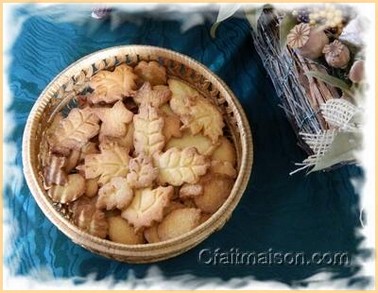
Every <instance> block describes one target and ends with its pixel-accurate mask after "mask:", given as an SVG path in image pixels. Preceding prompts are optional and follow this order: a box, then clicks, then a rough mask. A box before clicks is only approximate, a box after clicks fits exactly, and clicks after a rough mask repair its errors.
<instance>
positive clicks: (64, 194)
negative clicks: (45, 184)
mask: <svg viewBox="0 0 378 293" xmlns="http://www.w3.org/2000/svg"><path fill="white" fill-rule="evenodd" d="M84 192H85V179H84V177H83V176H81V175H80V174H71V175H68V177H67V182H66V184H65V185H63V186H62V185H52V186H51V188H50V189H49V190H48V195H49V196H50V197H51V199H52V200H53V201H54V202H60V203H68V202H72V201H74V200H76V199H78V198H79V197H80V196H82V195H83V194H84Z"/></svg>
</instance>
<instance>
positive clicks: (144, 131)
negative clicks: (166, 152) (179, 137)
mask: <svg viewBox="0 0 378 293" xmlns="http://www.w3.org/2000/svg"><path fill="white" fill-rule="evenodd" d="M139 110H140V111H139V114H137V115H134V118H133V120H134V147H135V153H136V154H143V153H144V154H146V155H152V154H153V153H156V152H159V151H161V150H162V149H163V147H164V143H165V138H164V135H163V127H164V119H163V118H162V117H160V116H159V115H158V113H157V110H156V109H155V108H154V107H152V106H150V105H143V106H141V107H140V109H139Z"/></svg>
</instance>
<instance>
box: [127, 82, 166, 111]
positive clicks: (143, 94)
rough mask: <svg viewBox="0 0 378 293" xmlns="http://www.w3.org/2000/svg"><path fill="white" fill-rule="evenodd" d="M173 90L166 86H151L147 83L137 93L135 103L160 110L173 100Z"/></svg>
mask: <svg viewBox="0 0 378 293" xmlns="http://www.w3.org/2000/svg"><path fill="white" fill-rule="evenodd" d="M171 95H172V93H171V90H170V89H169V87H167V86H164V85H156V86H154V87H152V86H151V84H150V83H149V82H145V83H144V84H143V85H142V86H141V88H140V89H139V90H138V91H137V92H136V93H135V95H134V101H135V102H136V103H137V104H139V105H143V104H147V105H150V106H152V107H155V108H159V107H160V106H161V105H163V104H164V103H166V102H168V101H169V100H170V98H171Z"/></svg>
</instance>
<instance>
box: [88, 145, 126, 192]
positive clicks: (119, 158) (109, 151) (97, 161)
mask: <svg viewBox="0 0 378 293" xmlns="http://www.w3.org/2000/svg"><path fill="white" fill-rule="evenodd" d="M100 150H101V153H100V154H94V155H87V156H86V157H85V165H84V169H85V177H86V178H87V179H92V178H96V177H99V180H98V183H99V184H100V185H104V184H106V183H108V182H109V181H110V179H111V178H113V177H126V175H127V173H128V169H129V150H128V149H127V148H123V147H120V146H118V145H117V144H105V145H100Z"/></svg>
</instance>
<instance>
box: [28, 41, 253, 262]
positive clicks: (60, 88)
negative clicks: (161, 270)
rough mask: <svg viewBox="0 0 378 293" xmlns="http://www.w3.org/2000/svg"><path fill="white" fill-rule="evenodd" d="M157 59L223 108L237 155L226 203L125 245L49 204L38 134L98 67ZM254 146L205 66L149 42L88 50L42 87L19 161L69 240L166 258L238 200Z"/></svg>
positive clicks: (224, 216) (118, 253)
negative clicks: (177, 229) (158, 235)
mask: <svg viewBox="0 0 378 293" xmlns="http://www.w3.org/2000/svg"><path fill="white" fill-rule="evenodd" d="M141 60H145V61H151V60H156V61H158V62H159V63H160V64H162V65H164V66H165V67H166V68H167V73H168V76H169V77H175V78H179V79H182V80H184V81H186V82H187V83H189V84H190V85H191V86H193V87H194V88H196V89H197V90H198V91H199V92H201V93H202V94H203V95H204V96H205V97H206V98H208V99H211V100H212V101H213V102H214V103H215V104H216V105H217V106H218V108H219V110H220V111H221V112H222V113H223V116H224V119H225V121H226V124H227V127H226V128H227V135H228V136H229V137H230V138H231V139H232V140H233V142H234V145H235V147H236V154H237V162H238V165H237V170H238V176H237V178H236V181H235V184H234V187H233V189H232V191H231V194H230V196H229V197H228V199H227V200H226V202H225V203H224V204H223V205H222V206H221V207H220V208H219V210H218V211H217V212H216V213H215V214H214V215H213V216H212V217H211V218H210V219H209V220H207V221H206V222H204V223H203V224H201V225H200V226H198V227H197V228H196V229H194V230H192V231H190V232H188V233H186V234H184V235H181V236H180V237H177V238H175V239H171V240H168V241H164V242H160V243H153V244H139V245H125V244H120V243H115V242H112V241H109V240H106V239H100V238H97V237H94V236H92V235H90V234H88V233H85V232H83V231H82V230H80V229H79V228H78V227H76V226H75V225H74V224H73V223H72V221H71V219H70V215H69V213H67V211H66V210H65V208H64V206H63V205H61V204H53V202H52V201H51V199H50V198H49V197H48V195H47V193H46V192H45V190H44V188H43V182H42V178H41V176H40V175H39V174H40V172H41V163H40V155H41V153H43V147H44V145H43V141H44V140H43V135H44V132H45V130H46V129H47V127H48V126H49V124H50V123H51V121H52V119H53V118H54V116H55V114H56V113H58V112H60V111H65V110H67V109H69V108H71V107H72V106H75V103H76V96H77V94H79V93H81V92H82V91H83V90H84V89H85V88H86V87H87V85H88V81H89V79H90V78H91V77H92V76H93V75H94V74H95V73H96V72H98V71H99V70H102V69H110V68H113V67H114V66H117V65H119V64H121V63H126V64H128V65H131V66H133V65H136V63H137V62H139V61H141ZM252 159H253V149H252V137H251V131H250V128H249V125H248V121H247V118H246V116H245V114H244V112H243V110H242V108H241V106H240V104H239V103H238V101H237V100H236V98H235V96H234V95H233V94H232V92H231V91H230V89H229V88H228V87H227V86H226V85H225V84H224V82H222V81H221V80H220V79H219V78H218V77H217V76H215V75H214V74H213V73H212V72H210V70H208V69H207V68H206V67H204V66H203V65H201V64H199V63H198V62H196V61H195V60H193V59H191V58H189V57H186V56H184V55H181V54H178V53H176V52H173V51H170V50H166V49H162V48H158V47H151V46H119V47H113V48H109V49H105V50H102V51H98V52H96V53H93V54H91V55H88V56H86V57H84V58H82V59H80V60H79V61H77V62H75V63H74V64H72V65H71V66H70V67H68V68H67V69H66V70H64V71H63V72H62V73H60V74H59V75H58V76H57V77H56V78H55V79H54V80H53V81H52V82H51V83H50V84H49V85H48V86H47V87H46V89H45V90H44V91H43V92H42V94H41V95H40V97H39V98H38V100H37V102H36V103H35V105H34V107H33V109H32V111H31V113H30V115H29V118H28V121H27V124H26V127H25V132H24V137H23V165H24V174H25V177H26V181H27V184H28V186H29V188H30V190H31V192H32V194H33V196H34V198H35V200H36V202H37V203H38V205H39V207H40V208H41V209H42V211H43V212H44V214H45V215H46V216H47V217H48V218H49V220H50V221H51V222H52V223H53V224H54V225H56V226H57V227H58V229H59V230H61V231H62V232H63V233H64V234H66V235H67V236H68V237H69V238H70V239H72V241H73V242H75V243H77V244H79V245H81V246H82V247H84V248H86V249H88V250H90V251H92V252H94V253H98V254H101V255H103V256H106V257H109V258H112V259H116V260H119V261H124V262H131V263H149V262H156V261H159V260H163V259H167V258H171V257H173V256H176V255H178V254H181V253H183V252H185V251H187V250H188V249H190V248H192V247H193V246H195V245H197V244H199V243H200V242H201V241H203V240H204V239H205V238H207V237H208V236H209V235H210V234H211V233H213V232H214V231H216V230H218V229H220V228H221V227H222V226H223V225H224V224H225V222H226V221H227V220H228V219H229V218H230V216H231V214H232V211H233V210H234V208H235V207H236V205H237V203H238V202H239V200H240V198H241V196H242V194H243V192H244V190H245V188H246V185H247V182H248V179H249V176H250V173H251V169H252Z"/></svg>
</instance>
